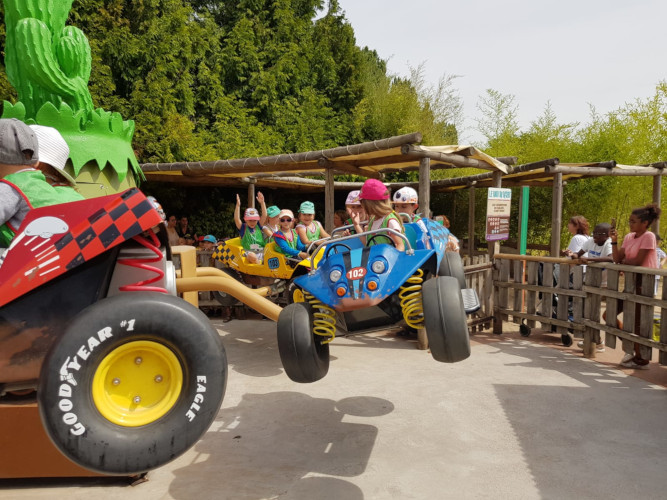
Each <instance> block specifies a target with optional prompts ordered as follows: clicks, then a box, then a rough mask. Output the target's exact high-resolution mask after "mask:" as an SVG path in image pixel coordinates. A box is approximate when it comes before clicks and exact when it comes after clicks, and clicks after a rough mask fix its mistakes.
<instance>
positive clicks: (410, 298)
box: [398, 269, 424, 329]
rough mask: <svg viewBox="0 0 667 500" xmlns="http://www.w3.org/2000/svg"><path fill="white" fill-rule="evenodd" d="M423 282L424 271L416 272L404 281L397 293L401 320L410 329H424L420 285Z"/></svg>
mask: <svg viewBox="0 0 667 500" xmlns="http://www.w3.org/2000/svg"><path fill="white" fill-rule="evenodd" d="M423 282H424V271H422V270H421V269H417V272H416V273H415V274H413V275H412V276H410V277H409V278H408V279H407V280H405V284H404V285H403V286H402V287H401V291H400V292H398V297H399V299H401V311H403V319H404V320H405V322H406V323H407V325H408V326H409V327H411V328H415V329H419V328H423V327H424V305H423V303H422V283H423Z"/></svg>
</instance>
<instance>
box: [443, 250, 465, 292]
mask: <svg viewBox="0 0 667 500" xmlns="http://www.w3.org/2000/svg"><path fill="white" fill-rule="evenodd" d="M438 276H452V277H453V278H456V279H457V281H458V282H459V287H460V288H461V289H464V288H466V277H465V273H464V270H463V261H462V260H461V255H460V254H459V253H458V252H445V254H444V255H443V256H442V261H440V269H439V270H438Z"/></svg>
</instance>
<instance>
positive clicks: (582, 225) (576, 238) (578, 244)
mask: <svg viewBox="0 0 667 500" xmlns="http://www.w3.org/2000/svg"><path fill="white" fill-rule="evenodd" d="M567 230H568V231H569V232H570V234H572V235H573V236H572V239H571V240H570V244H569V245H568V246H567V248H566V249H565V250H563V252H562V254H563V255H565V256H566V257H572V256H573V255H574V256H576V257H578V255H577V254H578V253H579V250H581V249H582V248H583V246H584V243H586V242H587V241H588V240H589V239H590V236H588V233H589V231H590V225H589V224H588V221H587V220H586V217H584V216H583V215H575V216H574V217H572V218H571V219H570V221H569V222H568V223H567Z"/></svg>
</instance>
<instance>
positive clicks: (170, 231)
mask: <svg viewBox="0 0 667 500" xmlns="http://www.w3.org/2000/svg"><path fill="white" fill-rule="evenodd" d="M176 224H177V220H176V216H175V215H170V216H169V218H168V219H167V238H168V239H169V246H172V247H173V246H176V245H183V244H185V240H184V239H182V238H181V237H180V236H179V235H178V231H176Z"/></svg>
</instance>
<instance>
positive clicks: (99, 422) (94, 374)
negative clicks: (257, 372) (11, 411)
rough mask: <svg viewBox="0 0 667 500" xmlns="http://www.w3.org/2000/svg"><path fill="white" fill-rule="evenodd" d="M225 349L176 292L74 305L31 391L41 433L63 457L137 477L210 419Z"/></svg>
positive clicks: (221, 386) (220, 388)
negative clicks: (34, 393) (72, 315)
mask: <svg viewBox="0 0 667 500" xmlns="http://www.w3.org/2000/svg"><path fill="white" fill-rule="evenodd" d="M226 382H227V358H226V355H225V350H224V347H223V345H222V343H221V341H220V338H219V336H218V334H217V332H216V331H215V329H214V328H212V327H211V324H210V323H209V321H208V320H207V318H206V316H205V315H204V314H203V313H202V312H201V311H199V310H198V309H197V308H195V307H193V306H191V305H190V304H188V303H186V302H184V301H183V300H182V299H179V298H178V297H173V296H169V295H166V294H161V293H152V292H131V293H124V294H120V295H117V296H115V297H111V298H107V299H104V300H101V301H99V302H97V303H95V304H93V305H91V306H89V307H88V308H86V309H85V310H84V311H82V312H81V313H80V314H79V315H78V316H76V317H75V318H74V320H73V322H72V323H71V324H70V325H69V326H68V328H67V330H66V331H65V333H64V335H63V336H62V337H61V338H60V339H59V340H58V341H56V342H55V343H54V345H53V346H52V348H51V350H50V351H49V353H48V354H47V356H46V358H45V360H44V364H43V365H42V371H41V374H40V384H39V389H38V391H37V397H38V406H39V411H40V414H41V417H42V423H43V425H44V428H45V429H46V432H47V434H48V435H49V437H50V438H51V440H52V441H53V443H54V444H55V445H56V446H57V447H58V448H59V449H60V451H61V452H62V453H63V454H64V455H65V456H67V457H68V458H69V459H70V460H72V461H73V462H75V463H77V464H78V465H80V466H82V467H85V468H87V469H90V470H93V471H96V472H100V473H105V474H124V475H127V474H136V473H140V472H145V471H147V470H150V469H153V468H155V467H159V466H161V465H163V464H165V463H167V462H169V461H171V460H173V459H175V458H176V457H178V456H179V455H180V454H182V453H183V452H185V451H186V450H187V449H189V448H190V447H191V446H192V445H194V444H195V443H196V442H197V440H198V439H199V438H200V437H201V436H202V435H203V434H204V432H206V430H207V429H208V427H209V426H210V424H211V423H212V422H213V419H214V418H215V417H216V415H217V413H218V410H219V409H220V405H221V403H222V398H223V396H224V393H225V388H226Z"/></svg>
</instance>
